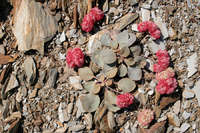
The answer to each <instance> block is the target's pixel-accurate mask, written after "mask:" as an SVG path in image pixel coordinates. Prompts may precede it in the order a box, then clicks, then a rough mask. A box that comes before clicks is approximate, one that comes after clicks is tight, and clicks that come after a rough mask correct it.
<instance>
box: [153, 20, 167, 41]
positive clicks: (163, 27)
mask: <svg viewBox="0 0 200 133" xmlns="http://www.w3.org/2000/svg"><path fill="white" fill-rule="evenodd" d="M155 23H156V24H157V25H158V27H159V28H160V31H161V33H162V35H163V39H166V38H168V37H169V34H168V29H167V25H166V23H164V22H163V21H162V18H161V17H157V18H156V21H155Z"/></svg>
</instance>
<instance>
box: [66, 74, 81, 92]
mask: <svg viewBox="0 0 200 133" xmlns="http://www.w3.org/2000/svg"><path fill="white" fill-rule="evenodd" d="M69 82H70V84H71V85H72V86H73V87H74V88H75V89H78V90H82V89H83V87H82V85H81V78H80V76H71V77H69Z"/></svg>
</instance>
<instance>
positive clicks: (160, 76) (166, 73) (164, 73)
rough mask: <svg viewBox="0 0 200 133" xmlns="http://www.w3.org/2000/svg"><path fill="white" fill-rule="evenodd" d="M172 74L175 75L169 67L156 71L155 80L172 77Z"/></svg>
mask: <svg viewBox="0 0 200 133" xmlns="http://www.w3.org/2000/svg"><path fill="white" fill-rule="evenodd" d="M174 75H175V73H174V70H173V69H172V68H170V67H169V68H167V69H166V70H164V71H162V72H160V73H156V80H158V81H160V80H163V79H168V78H173V77H174Z"/></svg>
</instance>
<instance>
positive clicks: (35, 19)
mask: <svg viewBox="0 0 200 133" xmlns="http://www.w3.org/2000/svg"><path fill="white" fill-rule="evenodd" d="M19 1H20V2H18V3H17V4H15V5H14V18H13V22H14V27H13V28H12V30H13V33H14V35H15V36H16V38H17V44H18V49H19V50H20V51H26V50H30V49H36V50H38V51H39V52H41V53H43V51H44V43H45V42H47V41H49V40H50V39H52V37H53V36H54V34H55V33H56V31H57V29H58V25H57V22H56V20H55V18H54V17H53V16H51V15H50V14H49V13H48V12H47V11H46V10H45V9H44V8H42V5H41V3H39V2H35V1H34V0H31V1H29V0H19ZM15 6H16V7H15Z"/></svg>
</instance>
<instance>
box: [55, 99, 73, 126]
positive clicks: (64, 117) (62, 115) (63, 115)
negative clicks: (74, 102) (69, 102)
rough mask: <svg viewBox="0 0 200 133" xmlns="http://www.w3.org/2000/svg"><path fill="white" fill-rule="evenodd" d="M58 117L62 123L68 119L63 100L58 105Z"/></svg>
mask: <svg viewBox="0 0 200 133" xmlns="http://www.w3.org/2000/svg"><path fill="white" fill-rule="evenodd" d="M58 118H59V120H60V122H62V123H63V122H67V121H69V120H70V117H69V116H68V113H67V108H66V104H65V103H64V102H62V103H60V105H59V107H58Z"/></svg>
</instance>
